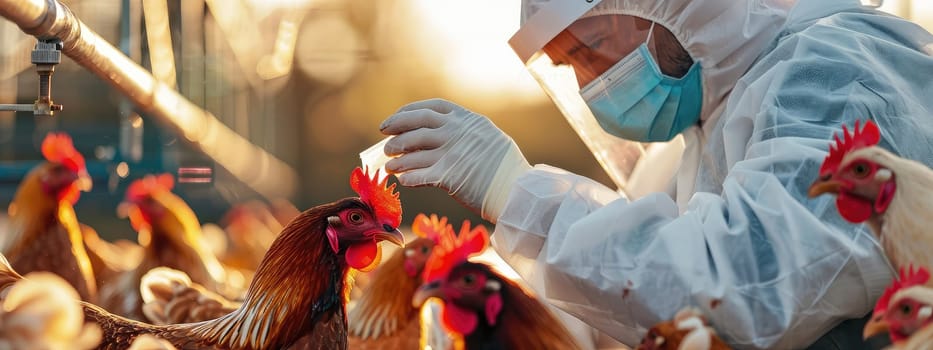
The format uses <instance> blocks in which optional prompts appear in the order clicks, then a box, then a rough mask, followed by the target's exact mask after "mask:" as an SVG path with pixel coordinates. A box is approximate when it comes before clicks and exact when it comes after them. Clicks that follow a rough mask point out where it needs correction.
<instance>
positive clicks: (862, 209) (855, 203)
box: [836, 192, 872, 224]
mask: <svg viewBox="0 0 933 350" xmlns="http://www.w3.org/2000/svg"><path fill="white" fill-rule="evenodd" d="M836 209H837V210H839V215H842V218H843V219H846V220H847V221H849V222H851V223H854V224H858V223H862V222H865V220H868V218H870V217H871V214H872V203H871V202H869V201H866V200H864V199H861V198H857V197H855V196H850V195H848V194H846V193H845V192H840V193H839V194H838V195H837V196H836Z"/></svg>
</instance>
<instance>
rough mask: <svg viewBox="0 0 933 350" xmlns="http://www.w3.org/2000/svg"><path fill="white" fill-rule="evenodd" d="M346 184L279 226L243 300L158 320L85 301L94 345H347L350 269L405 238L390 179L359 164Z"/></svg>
mask: <svg viewBox="0 0 933 350" xmlns="http://www.w3.org/2000/svg"><path fill="white" fill-rule="evenodd" d="M378 175H379V174H378V173H377V174H376V176H375V178H378V177H379V176H378ZM350 185H351V187H352V188H353V189H354V190H355V191H356V192H357V193H358V194H359V197H351V198H345V199H342V200H338V201H336V202H332V203H328V204H323V205H319V206H316V207H314V208H311V209H308V210H306V211H304V212H302V213H301V214H299V215H298V216H297V217H296V218H295V219H294V220H292V221H291V222H290V223H289V224H288V225H286V226H285V228H284V229H283V230H282V232H281V233H279V235H278V237H277V238H276V240H275V241H274V242H273V243H272V246H271V247H270V248H269V251H268V252H267V253H266V255H265V257H264V258H263V260H262V262H261V263H260V264H259V268H258V269H257V270H256V276H255V278H254V279H253V280H252V282H251V283H250V285H249V289H248V290H247V292H246V297H245V300H244V301H243V303H242V305H241V306H240V307H239V308H237V309H236V310H234V311H233V312H231V313H229V314H227V315H224V316H221V317H219V318H216V319H213V320H209V321H204V322H197V323H185V324H176V325H164V326H157V325H150V324H145V323H141V322H136V321H132V320H128V319H126V318H123V317H119V316H115V315H113V314H110V313H108V312H107V311H105V310H103V309H101V308H99V307H96V306H94V305H91V304H87V303H85V304H84V311H85V317H86V320H88V321H93V322H95V323H97V324H99V325H100V326H101V329H102V330H103V341H102V343H101V346H100V349H126V348H127V347H129V346H130V344H131V343H132V342H133V340H134V339H135V338H136V337H138V336H140V335H143V334H151V335H154V336H156V337H158V338H162V339H165V340H167V341H168V342H170V343H171V344H172V345H173V346H175V347H177V348H179V349H200V348H211V347H213V348H227V349H229V348H244V349H254V350H260V349H283V348H302V349H345V348H347V319H346V316H345V315H346V310H345V306H346V300H347V299H346V298H347V294H348V292H349V291H348V290H347V289H348V287H349V284H348V283H347V282H348V281H347V279H348V277H349V273H350V269H351V268H352V269H358V270H366V269H371V268H373V267H374V266H375V265H377V264H378V263H379V259H380V257H381V249H380V247H379V245H378V243H379V242H380V241H383V240H385V241H389V242H391V243H395V244H398V245H399V246H402V245H403V237H402V234H401V232H399V231H398V229H397V227H398V225H399V223H400V222H401V218H402V212H401V203H400V202H399V199H398V193H396V192H394V189H395V185H394V184H393V185H392V186H388V187H387V186H386V180H383V181H381V182H379V181H377V180H375V179H372V178H370V177H369V176H368V175H367V173H366V172H364V171H363V170H361V169H359V168H357V169H355V170H354V171H353V173H352V174H351V178H350Z"/></svg>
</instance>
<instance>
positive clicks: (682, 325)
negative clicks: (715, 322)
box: [635, 307, 730, 350]
mask: <svg viewBox="0 0 933 350" xmlns="http://www.w3.org/2000/svg"><path fill="white" fill-rule="evenodd" d="M635 349H636V350H666V349H670V350H726V349H730V347H729V345H727V344H726V342H724V341H723V340H722V339H720V338H719V337H718V336H717V335H716V332H715V331H714V330H713V329H712V328H711V327H710V326H709V325H708V324H707V321H706V319H705V318H703V316H702V314H701V313H700V311H699V310H698V309H696V308H693V307H688V308H686V309H683V310H680V311H679V312H678V313H677V314H676V315H674V319H673V320H671V321H667V322H662V323H659V324H656V325H654V326H653V327H651V329H649V330H648V333H647V334H645V337H644V338H643V339H642V342H641V344H640V345H639V346H638V347H637V348H635Z"/></svg>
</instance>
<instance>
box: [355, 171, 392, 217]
mask: <svg viewBox="0 0 933 350" xmlns="http://www.w3.org/2000/svg"><path fill="white" fill-rule="evenodd" d="M378 179H379V170H378V169H377V170H376V174H375V175H374V176H373V177H369V167H366V170H363V169H360V168H359V167H356V169H353V173H351V174H350V187H351V188H353V191H356V193H357V194H358V195H360V200H361V201H363V202H364V203H366V204H367V205H369V207H370V208H372V209H373V211H374V212H376V216H377V217H379V218H380V219H388V220H390V221H389V225H390V226H392V227H393V228H396V227H398V225H399V224H401V223H402V202H401V201H399V199H398V192H395V184H392V185H391V186H386V184H387V183H388V181H389V178H388V177H386V178H384V179H382V181H379V180H378Z"/></svg>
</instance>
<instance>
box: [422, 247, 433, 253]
mask: <svg viewBox="0 0 933 350" xmlns="http://www.w3.org/2000/svg"><path fill="white" fill-rule="evenodd" d="M430 252H431V249H429V248H428V246H423V247H421V254H428V253H430Z"/></svg>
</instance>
